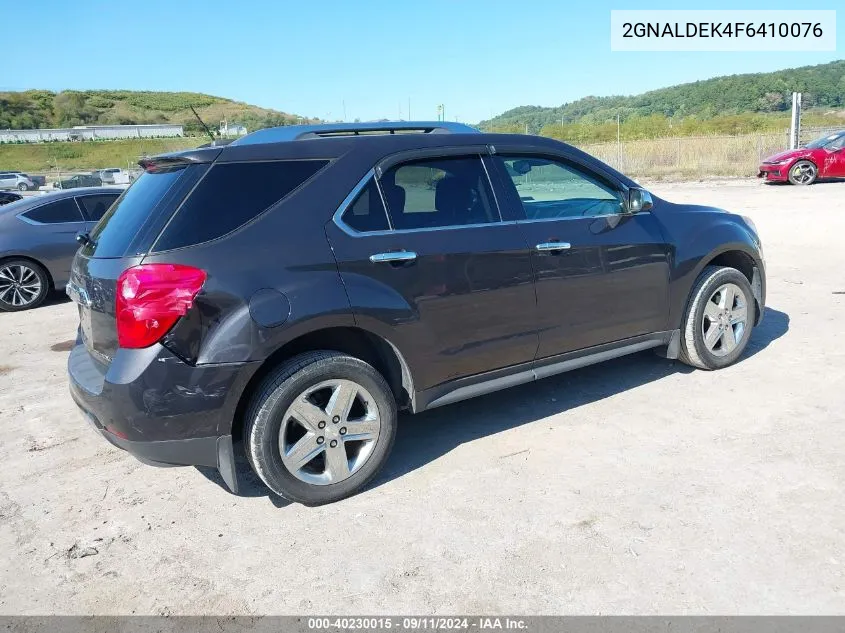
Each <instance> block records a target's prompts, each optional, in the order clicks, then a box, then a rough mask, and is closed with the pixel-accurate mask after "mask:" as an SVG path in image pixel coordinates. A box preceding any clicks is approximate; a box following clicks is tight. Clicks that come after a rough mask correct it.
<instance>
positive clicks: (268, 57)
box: [0, 0, 845, 122]
mask: <svg viewBox="0 0 845 633" xmlns="http://www.w3.org/2000/svg"><path fill="white" fill-rule="evenodd" d="M837 4H839V3H838V2H830V1H828V0H819V2H817V3H814V4H813V6H812V7H811V8H814V9H836V8H837V6H836V5H837ZM761 5H762V6H761ZM576 6H577V7H578V8H577V9H576V8H575V7H576ZM38 7H39V10H38V16H37V20H35V21H33V22H32V23H31V24H28V25H27V26H26V27H21V28H18V27H15V28H11V29H5V30H4V34H3V44H2V50H3V58H4V64H3V72H2V74H0V90H24V89H29V88H45V89H50V90H62V89H85V88H91V89H93V88H121V89H132V90H188V91H196V92H205V93H209V94H214V95H219V96H223V97H229V98H232V99H236V100H238V101H246V102H248V103H252V104H255V105H260V106H264V107H270V108H275V109H278V110H283V111H286V112H292V113H296V114H303V115H307V116H317V117H321V118H329V119H340V118H342V117H343V116H344V102H345V112H346V118H347V119H348V120H352V119H354V118H356V117H359V118H361V119H363V120H367V119H374V118H382V117H386V118H397V117H399V116H400V115H401V117H402V118H407V116H408V112H407V110H408V99H409V98H410V101H411V116H412V117H413V118H415V119H433V118H435V117H436V107H437V104H438V103H443V104H445V105H446V116H447V118H449V119H450V120H454V119H455V118H458V119H460V120H462V121H467V122H476V121H479V120H481V119H486V118H489V117H490V116H491V115H494V114H498V113H501V112H502V111H504V110H507V109H508V108H511V107H514V106H517V105H527V104H531V105H549V106H551V105H560V104H562V103H565V102H569V101H573V100H575V99H578V98H580V97H583V96H587V95H610V94H636V93H640V92H643V91H646V90H650V89H653V88H659V87H662V86H668V85H672V84H676V83H682V82H688V81H695V80H698V79H706V78H708V77H714V76H717V75H724V74H733V73H742V72H758V71H769V70H776V69H781V68H789V67H793V66H801V65H807V64H818V63H824V62H828V61H832V60H834V59H842V58H843V57H845V45H843V43H842V42H843V40H845V10H841V7H840V11H839V12H838V15H837V32H838V34H839V38H838V40H839V41H838V50H837V51H836V52H825V53H759V52H758V53H630V52H624V53H623V52H615V53H614V52H611V51H610V38H609V29H610V10H611V9H646V8H647V9H671V8H674V9H681V8H690V9H692V8H708V9H731V8H732V9H737V8H744V9H756V8H763V7H765V8H768V9H794V8H797V7H796V5H795V3H794V2H791V3H790V2H778V1H774V0H773V1H772V2H766V3H765V4H763V3H757V6H755V4H754V3H752V4H750V5H749V4H745V5H742V6H737V5H735V4H734V3H728V2H718V1H715V0H713V1H710V2H708V3H706V4H704V5H702V4H701V3H695V4H692V3H690V4H688V5H684V4H683V3H679V2H662V1H649V2H648V3H643V2H622V1H616V2H607V1H605V0H594V1H592V2H588V3H584V4H583V5H582V4H581V3H578V4H577V5H576V3H574V2H571V3H570V2H566V1H564V0H558V1H554V0H533V1H531V2H513V1H512V2H504V1H500V0H486V1H479V0H463V1H461V0H453V1H447V0H427V1H424V2H423V1H416V0H394V1H393V2H388V1H381V0H372V1H369V0H361V1H359V2H353V1H349V2H340V1H320V0H313V1H312V2H292V1H289V0H278V1H275V2H274V1H273V0H265V1H263V2H258V1H251V0H241V1H239V2H219V1H216V0H208V1H207V2H200V1H194V0H169V1H162V0H143V1H142V2H130V3H122V2H114V0H109V1H107V2H94V1H88V2H84V1H82V0H80V1H79V2H72V1H71V0H64V1H56V0H46V1H42V2H40V3H39V4H38Z"/></svg>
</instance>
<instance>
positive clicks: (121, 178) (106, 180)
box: [92, 167, 130, 185]
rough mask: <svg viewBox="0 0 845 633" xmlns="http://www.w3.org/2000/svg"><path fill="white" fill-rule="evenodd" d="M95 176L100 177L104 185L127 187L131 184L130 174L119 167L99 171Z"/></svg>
mask: <svg viewBox="0 0 845 633" xmlns="http://www.w3.org/2000/svg"><path fill="white" fill-rule="evenodd" d="M92 175H94V176H98V177H99V178H100V180H102V181H103V184H104V185H114V184H118V185H126V184H129V182H130V174H129V172H128V171H126V170H124V169H120V168H119V167H109V168H107V169H98V170H97V171H95V172H93V174H92Z"/></svg>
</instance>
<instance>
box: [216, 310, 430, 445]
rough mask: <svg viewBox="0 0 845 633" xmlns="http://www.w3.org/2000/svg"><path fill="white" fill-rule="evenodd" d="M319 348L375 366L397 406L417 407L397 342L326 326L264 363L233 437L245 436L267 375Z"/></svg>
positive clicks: (244, 397) (242, 402)
mask: <svg viewBox="0 0 845 633" xmlns="http://www.w3.org/2000/svg"><path fill="white" fill-rule="evenodd" d="M318 350H328V351H335V352H341V353H343V354H348V355H350V356H353V357H355V358H358V359H360V360H362V361H364V362H366V363H368V364H370V365H372V366H373V367H374V368H375V369H376V371H378V372H379V373H380V374H381V375H382V376H384V379H385V380H386V381H387V384H388V385H389V386H390V390H391V391H392V392H393V396H394V398H396V405H397V407H398V408H399V409H409V410H411V411H413V410H414V393H415V392H414V385H413V376H412V374H411V370H410V367H409V366H408V363H407V361H406V360H405V358H404V356H403V355H402V353H401V352H400V351H399V349H398V348H397V347H396V346H395V345H394V344H393V343H391V342H390V341H388V340H387V339H385V338H383V337H381V336H379V335H377V334H374V333H373V332H370V331H368V330H365V329H363V328H360V327H357V326H335V327H324V328H320V329H315V330H311V331H309V332H306V333H304V334H301V335H299V336H297V337H296V338H294V339H291V340H290V341H288V342H286V343H285V344H284V345H282V346H281V347H279V348H278V349H277V350H276V351H274V352H273V353H272V354H270V356H268V357H267V358H266V359H265V360H264V361H263V362H262V363H261V366H260V367H259V368H258V369H257V370H256V371H255V373H254V374H253V375H252V376H251V377H250V379H249V381H248V382H247V385H246V387H245V388H244V390H243V392H242V393H241V395H240V398H239V399H238V404H237V406H236V407H235V414H234V417H233V419H232V436H233V437H236V438H237V437H240V436H241V434H242V430H243V427H244V422H245V421H244V415H245V414H246V410H247V408H248V407H249V402H250V400H251V399H252V397H253V395H254V393H255V391H256V389H257V388H258V386H259V385H260V384H261V381H262V380H263V379H264V377H265V376H266V375H267V374H268V373H269V372H270V371H272V370H273V369H274V368H276V367H278V366H279V365H280V364H281V363H284V362H285V361H286V360H288V359H290V358H293V357H294V356H296V355H298V354H302V353H303V352H311V351H318Z"/></svg>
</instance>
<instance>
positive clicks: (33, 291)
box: [0, 264, 41, 308]
mask: <svg viewBox="0 0 845 633" xmlns="http://www.w3.org/2000/svg"><path fill="white" fill-rule="evenodd" d="M40 294H41V279H40V278H39V277H38V274H37V273H36V272H35V271H34V270H33V269H32V268H29V267H28V266H25V265H23V264H12V265H7V266H3V267H0V301H2V302H3V303H5V304H6V305H10V306H13V307H15V308H22V307H24V306H27V305H29V304H30V303H33V302H34V301H35V300H36V299H37V298H38V296H39V295H40Z"/></svg>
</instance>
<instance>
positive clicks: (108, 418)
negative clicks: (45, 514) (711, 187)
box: [67, 122, 766, 504]
mask: <svg viewBox="0 0 845 633" xmlns="http://www.w3.org/2000/svg"><path fill="white" fill-rule="evenodd" d="M142 166H143V167H144V170H145V173H144V174H143V175H142V176H141V177H140V178H139V179H138V180H137V181H136V182H135V184H134V185H132V187H130V188H129V189H128V190H127V192H126V193H125V194H124V195H123V196H122V197H121V199H120V200H118V201H117V203H115V204H114V205H113V206H112V207H111V209H110V210H109V212H108V213H106V215H105V216H104V217H103V219H102V220H101V221H100V223H99V224H98V225H97V226H96V227H95V228H94V230H93V231H91V233H90V235H87V236H83V242H84V244H83V246H82V247H81V248H80V249H79V251H78V253H77V255H76V258H75V260H74V263H73V269H72V272H71V280H70V282H69V284H68V286H67V290H68V293H69V294H70V295H71V296H72V297H73V299H74V300H75V301H76V302H77V303H78V305H79V319H80V327H79V330H78V337H77V340H76V345H75V346H74V348H73V350H72V352H71V354H70V358H69V360H68V370H69V375H70V388H71V394H72V395H73V398H74V399H75V401H76V402H77V404H78V405H79V406H80V408H81V409H82V410H83V411H84V412H85V414H86V416H87V418H88V420H90V422H91V423H92V425H93V426H94V427H95V428H96V429H97V431H98V432H100V433H101V434H102V435H103V436H104V437H105V438H106V439H107V440H108V441H110V442H111V443H112V444H114V445H115V446H118V447H120V448H123V449H125V450H127V451H130V452H131V453H133V454H134V455H136V456H138V457H139V458H140V459H142V460H143V461H147V462H153V463H159V464H161V463H164V464H193V465H201V466H211V467H215V468H217V469H218V470H219V471H220V473H221V475H222V477H223V479H224V480H225V482H226V483H227V484H228V485H229V486H230V487H231V488H232V489H233V490H236V489H237V477H236V471H235V459H234V448H233V447H234V444H233V440H235V439H237V438H242V439H243V446H244V449H245V452H246V455H247V458H248V459H249V462H250V463H251V465H252V467H253V469H254V470H255V472H256V473H257V474H258V476H259V477H260V478H261V479H262V480H263V481H264V482H265V483H266V484H267V486H269V487H270V488H271V489H272V490H273V491H275V492H276V493H278V494H280V495H282V496H284V497H287V498H289V499H291V500H295V501H301V502H304V503H310V504H314V503H324V502H328V501H334V500H337V499H340V498H342V497H344V496H347V495H350V494H352V493H354V492H355V491H357V490H359V489H360V488H361V487H362V486H364V485H365V484H366V483H367V482H368V481H369V480H370V479H371V478H372V477H374V476H375V475H376V473H378V471H379V469H380V468H381V467H382V466H383V465H384V463H385V461H386V459H387V457H388V454H389V452H390V448H391V445H392V444H393V439H394V436H395V433H396V425H397V411H398V410H407V411H410V412H418V411H424V410H425V409H430V408H432V407H437V406H441V405H446V404H449V403H452V402H456V401H458V400H462V399H464V398H470V397H473V396H477V395H481V394H484V393H488V392H490V391H494V390H496V389H502V388H505V387H508V386H511V385H516V384H520V383H525V382H529V381H532V380H537V379H540V378H544V377H546V376H550V375H552V374H556V373H559V372H562V371H567V370H569V369H574V368H576V367H582V366H584V365H588V364H591V363H596V362H599V361H603V360H606V359H610V358H615V357H617V356H621V355H623V354H630V353H632V352H637V351H640V350H644V349H650V348H654V349H656V350H658V351H659V352H660V353H662V354H663V355H664V356H667V357H669V358H680V359H681V360H683V361H684V362H686V363H688V364H690V365H693V366H695V367H700V368H704V369H719V368H721V367H726V366H728V365H730V364H732V363H734V362H736V361H737V360H738V359H739V357H740V355H741V354H742V352H743V350H744V349H745V346H746V345H747V343H748V340H749V338H750V337H751V334H752V331H753V329H754V326H755V325H756V324H757V323H759V322H760V319H761V318H762V316H763V308H764V305H765V287H766V286H765V266H764V261H763V254H762V249H761V245H760V238H759V237H758V235H757V232H756V229H755V228H754V225H753V224H752V222H751V221H750V220H749V219H747V218H744V217H742V216H740V215H735V214H732V213H728V212H726V211H723V210H721V209H715V208H712V207H707V206H698V205H682V204H673V203H671V202H667V201H666V200H661V199H660V198H658V197H656V196H652V195H650V194H649V192H647V191H645V190H644V189H643V188H641V187H640V186H639V185H637V183H635V182H634V181H632V180H631V179H630V178H628V177H626V176H624V175H623V174H621V173H619V172H617V171H615V170H613V169H611V168H610V167H608V166H607V165H605V164H603V163H601V162H600V161H598V160H596V159H595V158H592V157H591V156H588V155H587V154H585V153H584V152H581V151H579V150H577V149H575V148H573V147H570V146H568V145H566V144H563V143H559V142H557V141H554V140H551V139H547V138H541V137H536V136H522V135H500V134H482V133H479V132H477V131H475V130H473V129H472V128H468V127H466V126H462V125H457V124H451V123H443V122H437V123H395V124H394V123H376V124H358V125H355V124H337V125H322V126H291V127H284V128H275V129H268V130H262V131H259V132H255V133H253V134H250V135H248V136H244V137H242V138H240V139H238V140H236V141H234V142H233V143H231V144H229V145H227V146H225V147H219V146H218V147H207V148H204V149H196V150H190V151H185V152H180V153H176V154H169V155H164V156H160V157H157V158H152V159H149V160H145V161H142ZM244 183H249V184H250V186H249V187H248V188H245V187H244ZM455 424H460V420H455Z"/></svg>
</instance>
